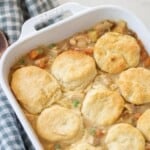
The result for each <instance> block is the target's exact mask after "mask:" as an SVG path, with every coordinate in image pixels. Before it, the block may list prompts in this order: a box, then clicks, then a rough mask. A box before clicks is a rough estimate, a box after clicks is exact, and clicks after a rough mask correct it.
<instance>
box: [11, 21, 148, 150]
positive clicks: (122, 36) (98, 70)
mask: <svg viewBox="0 0 150 150" xmlns="http://www.w3.org/2000/svg"><path fill="white" fill-rule="evenodd" d="M149 69H150V56H149V55H148V53H147V52H146V50H145V48H144V45H143V44H142V41H140V40H139V38H138V37H137V35H136V34H135V33H134V32H133V31H131V30H130V29H129V28H128V26H127V23H126V22H125V21H118V22H114V21H110V20H104V21H101V22H99V23H97V24H96V25H95V26H93V27H91V28H90V29H88V30H86V31H83V32H80V33H77V34H75V35H73V36H71V37H69V38H67V39H65V40H63V41H60V42H58V43H51V44H49V45H46V46H45V45H40V46H39V47H37V48H34V49H32V50H31V51H30V52H29V53H28V54H26V55H24V56H22V57H21V58H20V59H19V60H18V61H17V62H16V64H14V65H13V66H12V68H11V70H10V86H11V89H12V91H13V93H14V95H15V96H16V99H17V100H18V102H19V103H20V104H21V107H22V109H23V112H24V113H25V116H26V117H27V119H28V120H29V122H30V123H31V126H32V127H33V129H34V131H35V133H36V134H37V135H38V138H39V140H40V142H41V144H42V145H43V149H44V150H126V149H129V150H130V149H131V150H149V149H150V143H149V130H148V129H149V123H148V122H149V117H148V115H149V108H150V99H149V98H150V95H149V93H150V88H149V85H150V82H149V81H150V70H149Z"/></svg>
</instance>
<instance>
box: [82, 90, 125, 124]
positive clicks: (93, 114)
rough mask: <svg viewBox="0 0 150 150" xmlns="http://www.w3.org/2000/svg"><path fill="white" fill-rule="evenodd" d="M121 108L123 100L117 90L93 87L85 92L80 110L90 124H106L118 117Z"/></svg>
mask: <svg viewBox="0 0 150 150" xmlns="http://www.w3.org/2000/svg"><path fill="white" fill-rule="evenodd" d="M123 108H124V100H123V98H122V97H121V96H120V94H119V93H118V92H114V91H110V90H107V89H93V90H90V91H89V92H88V93H87V95H86V97H85V99H84V101H83V105H82V109H81V112H82V114H83V117H84V119H85V120H87V122H89V123H90V124H93V125H94V126H108V125H111V124H112V123H114V122H115V121H116V120H117V119H118V117H119V116H120V114H121V112H122V110H123Z"/></svg>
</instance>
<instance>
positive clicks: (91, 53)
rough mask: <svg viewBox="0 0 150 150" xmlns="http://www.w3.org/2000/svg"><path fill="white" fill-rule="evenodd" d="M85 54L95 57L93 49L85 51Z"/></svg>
mask: <svg viewBox="0 0 150 150" xmlns="http://www.w3.org/2000/svg"><path fill="white" fill-rule="evenodd" d="M83 51H84V53H85V54H87V55H90V56H92V55H93V49H92V48H91V49H84V50H83Z"/></svg>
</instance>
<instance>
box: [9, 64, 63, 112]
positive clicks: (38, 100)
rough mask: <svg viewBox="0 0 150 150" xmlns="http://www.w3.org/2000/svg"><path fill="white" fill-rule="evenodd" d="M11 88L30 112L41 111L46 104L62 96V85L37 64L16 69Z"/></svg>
mask: <svg viewBox="0 0 150 150" xmlns="http://www.w3.org/2000/svg"><path fill="white" fill-rule="evenodd" d="M11 88H12V90H13V92H14V94H15V96H16V97H17V98H18V100H19V102H20V103H21V104H22V105H23V107H24V108H25V109H26V110H28V111H29V112H30V113H33V114H37V113H40V112H41V111H42V110H43V109H44V108H45V107H46V105H50V104H52V103H54V101H57V100H59V98H60V97H61V90H60V86H59V84H58V83H57V81H56V80H55V79H54V77H52V75H51V74H49V73H48V72H46V71H45V70H43V69H40V68H39V67H36V66H27V67H23V68H20V69H18V70H16V71H15V72H14V73H13V75H12V80H11Z"/></svg>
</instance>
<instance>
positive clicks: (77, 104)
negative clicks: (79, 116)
mask: <svg viewBox="0 0 150 150" xmlns="http://www.w3.org/2000/svg"><path fill="white" fill-rule="evenodd" d="M72 102H73V107H75V108H77V107H78V106H79V104H80V102H79V100H73V101H72Z"/></svg>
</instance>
